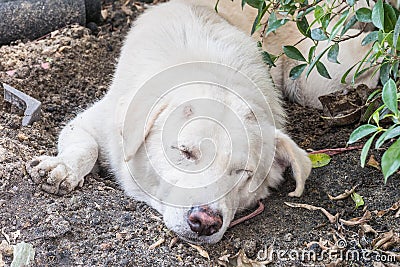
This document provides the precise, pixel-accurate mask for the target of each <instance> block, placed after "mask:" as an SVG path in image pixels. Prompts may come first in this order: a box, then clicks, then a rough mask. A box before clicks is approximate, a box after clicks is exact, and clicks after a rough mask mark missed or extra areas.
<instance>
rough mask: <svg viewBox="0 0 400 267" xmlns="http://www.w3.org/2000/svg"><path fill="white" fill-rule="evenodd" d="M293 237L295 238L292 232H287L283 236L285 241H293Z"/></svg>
mask: <svg viewBox="0 0 400 267" xmlns="http://www.w3.org/2000/svg"><path fill="white" fill-rule="evenodd" d="M292 239H293V235H292V234H291V233H287V234H286V235H285V236H284V237H283V240H284V241H285V242H290V241H292Z"/></svg>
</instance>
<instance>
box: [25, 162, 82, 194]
mask: <svg viewBox="0 0 400 267" xmlns="http://www.w3.org/2000/svg"><path fill="white" fill-rule="evenodd" d="M26 170H27V171H28V173H29V174H30V176H31V177H32V179H33V181H34V182H35V183H37V184H41V188H42V189H43V190H44V191H46V192H48V193H51V194H58V195H64V194H67V193H69V192H71V191H72V190H74V189H75V188H76V187H77V186H79V187H81V186H82V185H83V181H84V180H83V177H79V175H77V174H76V173H75V172H74V171H73V170H72V169H71V168H69V167H68V166H67V164H65V163H64V161H63V160H62V159H61V158H59V157H49V156H40V157H37V158H35V159H33V160H32V161H30V162H28V163H27V164H26Z"/></svg>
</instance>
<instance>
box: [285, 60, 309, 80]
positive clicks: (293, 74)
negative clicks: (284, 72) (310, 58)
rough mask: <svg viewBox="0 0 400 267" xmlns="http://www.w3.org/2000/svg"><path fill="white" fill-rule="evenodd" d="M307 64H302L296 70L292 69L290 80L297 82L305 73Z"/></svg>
mask: <svg viewBox="0 0 400 267" xmlns="http://www.w3.org/2000/svg"><path fill="white" fill-rule="evenodd" d="M306 66H307V64H300V65H298V66H296V67H294V68H292V69H291V70H290V72H289V78H290V79H292V80H296V79H297V78H299V77H300V75H301V74H302V73H303V71H304V69H305V68H306Z"/></svg>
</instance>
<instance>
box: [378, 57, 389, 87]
mask: <svg viewBox="0 0 400 267" xmlns="http://www.w3.org/2000/svg"><path fill="white" fill-rule="evenodd" d="M379 71H380V73H379V78H380V80H381V83H382V84H385V83H386V82H387V81H388V80H389V78H390V64H389V62H385V63H383V64H382V65H381V67H380V70H379Z"/></svg>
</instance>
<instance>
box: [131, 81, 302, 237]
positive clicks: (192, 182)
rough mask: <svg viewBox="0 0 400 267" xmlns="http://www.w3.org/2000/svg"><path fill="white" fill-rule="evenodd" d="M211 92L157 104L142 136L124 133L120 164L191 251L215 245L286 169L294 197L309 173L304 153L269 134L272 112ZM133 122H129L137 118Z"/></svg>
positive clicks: (190, 90)
mask: <svg viewBox="0 0 400 267" xmlns="http://www.w3.org/2000/svg"><path fill="white" fill-rule="evenodd" d="M218 90H219V89H216V88H213V86H209V85H207V86H200V87H199V86H198V85H196V86H187V88H185V93H180V94H179V98H177V97H174V96H170V97H169V98H166V99H161V100H160V101H159V102H158V103H157V104H156V105H153V108H152V112H150V113H149V114H146V123H145V125H146V127H145V130H144V131H143V134H142V135H141V136H137V135H135V134H134V133H135V131H137V130H138V129H137V128H136V127H135V125H134V123H132V124H131V125H128V126H125V132H127V133H130V134H129V135H126V134H125V136H126V137H125V139H126V140H124V142H125V144H124V147H125V154H126V155H125V157H126V161H127V162H128V166H129V168H132V169H135V170H133V176H134V179H135V180H136V183H137V184H138V185H139V187H141V189H142V190H143V191H145V192H146V193H147V194H148V198H147V199H146V201H147V203H149V204H150V205H151V206H153V207H154V208H156V209H157V210H158V211H159V212H160V213H161V214H162V215H163V218H164V222H165V224H166V225H167V227H168V228H170V229H171V230H173V231H174V232H175V233H177V234H178V235H179V236H180V237H181V238H182V239H185V240H188V241H190V242H194V243H215V242H218V241H219V240H220V239H221V238H222V236H223V234H224V233H225V231H226V230H227V229H228V227H229V225H230V223H231V222H232V220H233V218H234V216H235V213H236V212H237V211H239V210H242V209H245V208H249V207H251V206H253V205H255V204H256V203H257V201H258V200H260V199H262V198H265V197H266V196H267V195H268V187H276V186H277V185H278V184H279V182H280V181H281V180H282V173H283V171H284V170H285V168H286V167H287V166H291V167H292V169H293V173H294V176H295V179H296V182H297V187H296V191H294V192H293V193H291V194H292V195H295V196H300V195H301V193H302V191H303V188H304V181H305V179H306V178H307V176H308V174H309V172H310V162H309V159H308V157H307V155H306V153H305V152H304V151H303V150H301V149H300V148H299V147H298V146H297V145H296V144H295V143H294V142H293V141H292V140H291V139H290V138H289V137H288V136H287V135H286V134H284V133H283V132H282V131H281V130H279V129H276V127H275V125H274V123H273V115H272V113H271V112H269V114H268V112H261V111H263V109H262V108H261V107H260V106H259V105H256V106H254V107H252V108H250V107H249V105H248V103H247V102H245V101H243V100H242V99H237V96H235V95H232V94H230V93H227V94H220V93H218ZM210 99H212V100H210ZM178 100H179V101H178ZM255 109H258V110H255ZM128 113H129V110H128ZM132 116H133V117H132V118H130V120H132V122H134V121H135V120H140V116H141V115H140V114H134V110H132ZM129 136H135V137H137V139H132V138H128V137H129Z"/></svg>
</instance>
